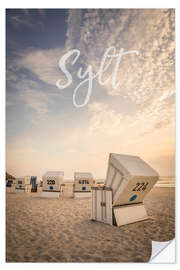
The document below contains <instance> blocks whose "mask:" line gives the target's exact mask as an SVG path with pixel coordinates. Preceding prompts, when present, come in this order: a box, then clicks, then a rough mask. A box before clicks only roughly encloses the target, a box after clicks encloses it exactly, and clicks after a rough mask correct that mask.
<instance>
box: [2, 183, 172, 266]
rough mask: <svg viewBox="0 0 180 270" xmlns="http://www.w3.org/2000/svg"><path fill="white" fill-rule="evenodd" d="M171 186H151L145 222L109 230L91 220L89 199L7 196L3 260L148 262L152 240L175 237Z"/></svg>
mask: <svg viewBox="0 0 180 270" xmlns="http://www.w3.org/2000/svg"><path fill="white" fill-rule="evenodd" d="M174 197H175V194H174V188H158V187H155V188H153V189H152V191H151V192H150V193H149V194H148V196H147V197H146V199H145V201H144V203H145V206H146V209H147V212H148V214H149V216H151V217H152V218H151V219H149V220H146V221H142V222H137V223H134V224H129V225H125V226H122V227H115V226H109V225H106V224H103V223H98V222H95V221H91V220H90V216H91V198H86V199H73V198H70V197H68V196H63V197H62V198H60V199H49V198H48V199H47V198H41V197H40V193H28V194H27V193H25V194H15V193H7V194H6V261H7V262H147V261H149V259H150V256H151V240H154V241H168V240H170V239H173V238H174V236H175V229H174V226H175V220H174V219H175V218H174V216H175V203H174Z"/></svg>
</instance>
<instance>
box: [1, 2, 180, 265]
mask: <svg viewBox="0 0 180 270" xmlns="http://www.w3.org/2000/svg"><path fill="white" fill-rule="evenodd" d="M178 2H179V1H173V0H171V1H167V0H164V1H157V0H151V1H137V0H136V1H129V0H126V1H124V2H122V1H121V2H120V1H113V0H111V1H101V2H100V1H97V0H96V1H95V0H91V1H89V2H88V1H78V0H76V1H67V0H66V1H52V0H51V1H50V2H49V1H46V2H45V1H40V0H39V1H37V0H31V2H28V1H22V0H21V1H18V0H16V1H10V0H6V1H1V3H0V26H1V31H0V35H1V39H0V40H1V43H0V44H1V47H0V76H1V77H0V84H1V85H0V86H1V87H0V132H1V136H0V191H1V192H0V193H1V194H0V220H1V222H0V263H1V267H2V268H10V267H13V268H17V269H21V268H24V267H26V268H32V267H33V268H34V267H38V268H43V269H46V268H49V267H52V266H53V267H55V268H59V267H61V268H63V269H64V268H66V269H69V268H71V267H73V269H80V268H83V269H84V268H89V269H90V268H94V267H95V268H98V269H103V270H104V269H109V268H112V267H113V268H117V269H120V267H123V269H132V267H133V269H140V268H142V267H143V268H144V266H146V267H153V268H154V267H158V269H159V268H160V267H163V269H165V268H168V269H169V267H178V265H177V264H176V265H171V266H169V264H167V265H158V266H157V265H153V264H132V263H131V264H124V263H121V264H119V263H106V264H105V263H101V264H91V263H89V264H87V263H86V264H79V263H75V264H70V263H66V264H50V265H49V263H42V264H39V263H37V264H33V265H32V264H31V263H26V264H24V263H21V264H19V263H16V264H15V263H11V264H5V185H4V183H5V181H4V178H5V8H83V7H84V8H176V40H177V44H176V60H178V59H179V57H178V53H177V49H178V48H179V45H180V44H179V42H178V41H179V39H178V37H177V33H179V29H178V27H177V26H179V18H180V14H179V7H178ZM176 71H179V68H178V65H176ZM176 74H178V72H176ZM176 89H178V76H177V80H176ZM176 102H177V110H176V114H177V116H178V115H179V111H180V108H179V107H180V101H179V95H177V100H176ZM177 122H178V121H177ZM176 134H177V135H176V137H177V138H178V134H179V125H177V127H176ZM176 147H177V148H176V149H177V155H176V157H177V159H176V161H177V160H178V142H176ZM177 165H178V162H176V177H178V176H179V168H178V166H177ZM178 188H179V185H178V180H177V181H176V189H178ZM178 193H179V191H178V192H177V191H176V199H177V202H178V201H179V199H178ZM177 205H178V203H177V204H176V206H177ZM176 219H177V224H178V223H179V222H178V221H179V215H178V211H177V209H176ZM176 227H177V228H178V226H176ZM176 236H178V240H179V233H178V232H177V231H176ZM176 254H178V252H177V251H176ZM176 261H177V262H178V258H177V259H176ZM2 262H3V264H2Z"/></svg>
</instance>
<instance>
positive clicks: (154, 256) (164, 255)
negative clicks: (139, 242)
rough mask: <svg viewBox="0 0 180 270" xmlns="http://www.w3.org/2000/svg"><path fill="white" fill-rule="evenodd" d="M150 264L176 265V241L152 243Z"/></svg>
mask: <svg viewBox="0 0 180 270" xmlns="http://www.w3.org/2000/svg"><path fill="white" fill-rule="evenodd" d="M150 263H175V239H173V240H170V241H166V242H158V241H152V253H151V258H150Z"/></svg>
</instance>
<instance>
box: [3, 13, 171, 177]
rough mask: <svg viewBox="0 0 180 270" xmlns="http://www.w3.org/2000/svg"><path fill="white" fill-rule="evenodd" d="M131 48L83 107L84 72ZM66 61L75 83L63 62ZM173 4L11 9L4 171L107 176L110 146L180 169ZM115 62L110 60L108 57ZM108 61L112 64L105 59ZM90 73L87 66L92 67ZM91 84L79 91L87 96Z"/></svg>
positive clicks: (163, 170)
mask: <svg viewBox="0 0 180 270" xmlns="http://www.w3.org/2000/svg"><path fill="white" fill-rule="evenodd" d="M110 47H114V50H115V52H116V54H118V52H120V50H121V49H122V48H123V49H124V51H132V50H133V51H134V50H135V51H137V52H138V54H135V53H132V54H127V55H124V56H123V57H122V59H121V62H120V64H119V66H118V70H117V74H116V75H117V76H116V79H117V82H118V86H117V87H116V88H115V87H113V84H112V74H113V71H114V68H115V65H116V63H117V62H116V61H117V59H116V58H114V59H113V61H112V63H111V64H110V65H109V66H108V67H107V69H106V70H105V71H104V73H103V76H102V77H103V80H104V81H105V80H106V79H107V78H109V80H107V82H106V84H103V85H102V84H101V83H100V82H99V80H98V77H97V76H96V77H95V78H94V79H93V81H92V93H91V95H90V98H89V100H88V102H87V104H86V105H85V106H82V107H78V108H77V107H76V106H74V103H73V94H74V91H75V88H76V87H77V86H78V85H79V84H80V83H81V82H82V81H83V80H84V78H85V77H84V78H79V77H78V74H80V73H78V72H79V69H81V73H84V72H85V71H86V69H87V68H88V67H91V70H92V72H93V74H94V75H95V74H97V73H98V72H99V70H100V66H101V63H102V58H103V55H104V53H105V52H106V50H107V49H108V48H110ZM72 49H77V50H79V52H80V55H79V57H78V58H77V59H76V62H75V64H73V60H74V58H75V55H74V56H71V57H69V58H68V60H67V66H66V68H67V70H68V71H69V73H70V74H71V76H72V83H70V84H69V86H67V87H66V88H64V89H59V88H58V87H57V85H56V82H57V81H58V80H61V83H63V84H64V85H65V84H66V83H67V77H66V75H65V74H64V72H63V70H62V69H60V67H59V61H60V60H61V59H62V57H63V56H64V55H65V54H66V53H68V52H69V51H70V50H72ZM174 55H175V12H174V10H173V9H152V10H151V9H64V10H63V9H7V10H6V170H7V172H8V173H10V174H12V175H14V176H16V177H18V176H23V175H37V176H38V177H41V176H42V175H43V174H44V173H45V172H46V171H50V170H58V171H59V170H63V171H64V173H65V178H69V179H70V178H73V174H74V171H90V172H92V174H93V175H94V177H95V178H105V176H106V171H107V165H108V157H109V153H119V154H128V155H138V156H140V157H141V158H142V159H144V160H145V161H146V162H148V163H149V164H150V165H151V166H152V167H153V168H154V169H156V170H157V172H158V173H159V174H160V175H162V176H164V175H165V176H171V175H174V154H175V153H174V152H175V149H174V144H175V143H174V141H175V60H174ZM107 61H108V58H107ZM106 63H107V62H106ZM85 75H88V74H85ZM87 89H88V83H83V84H82V86H81V87H80V88H79V90H78V91H77V95H76V101H77V103H78V104H83V102H84V100H85V97H86V94H87Z"/></svg>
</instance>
